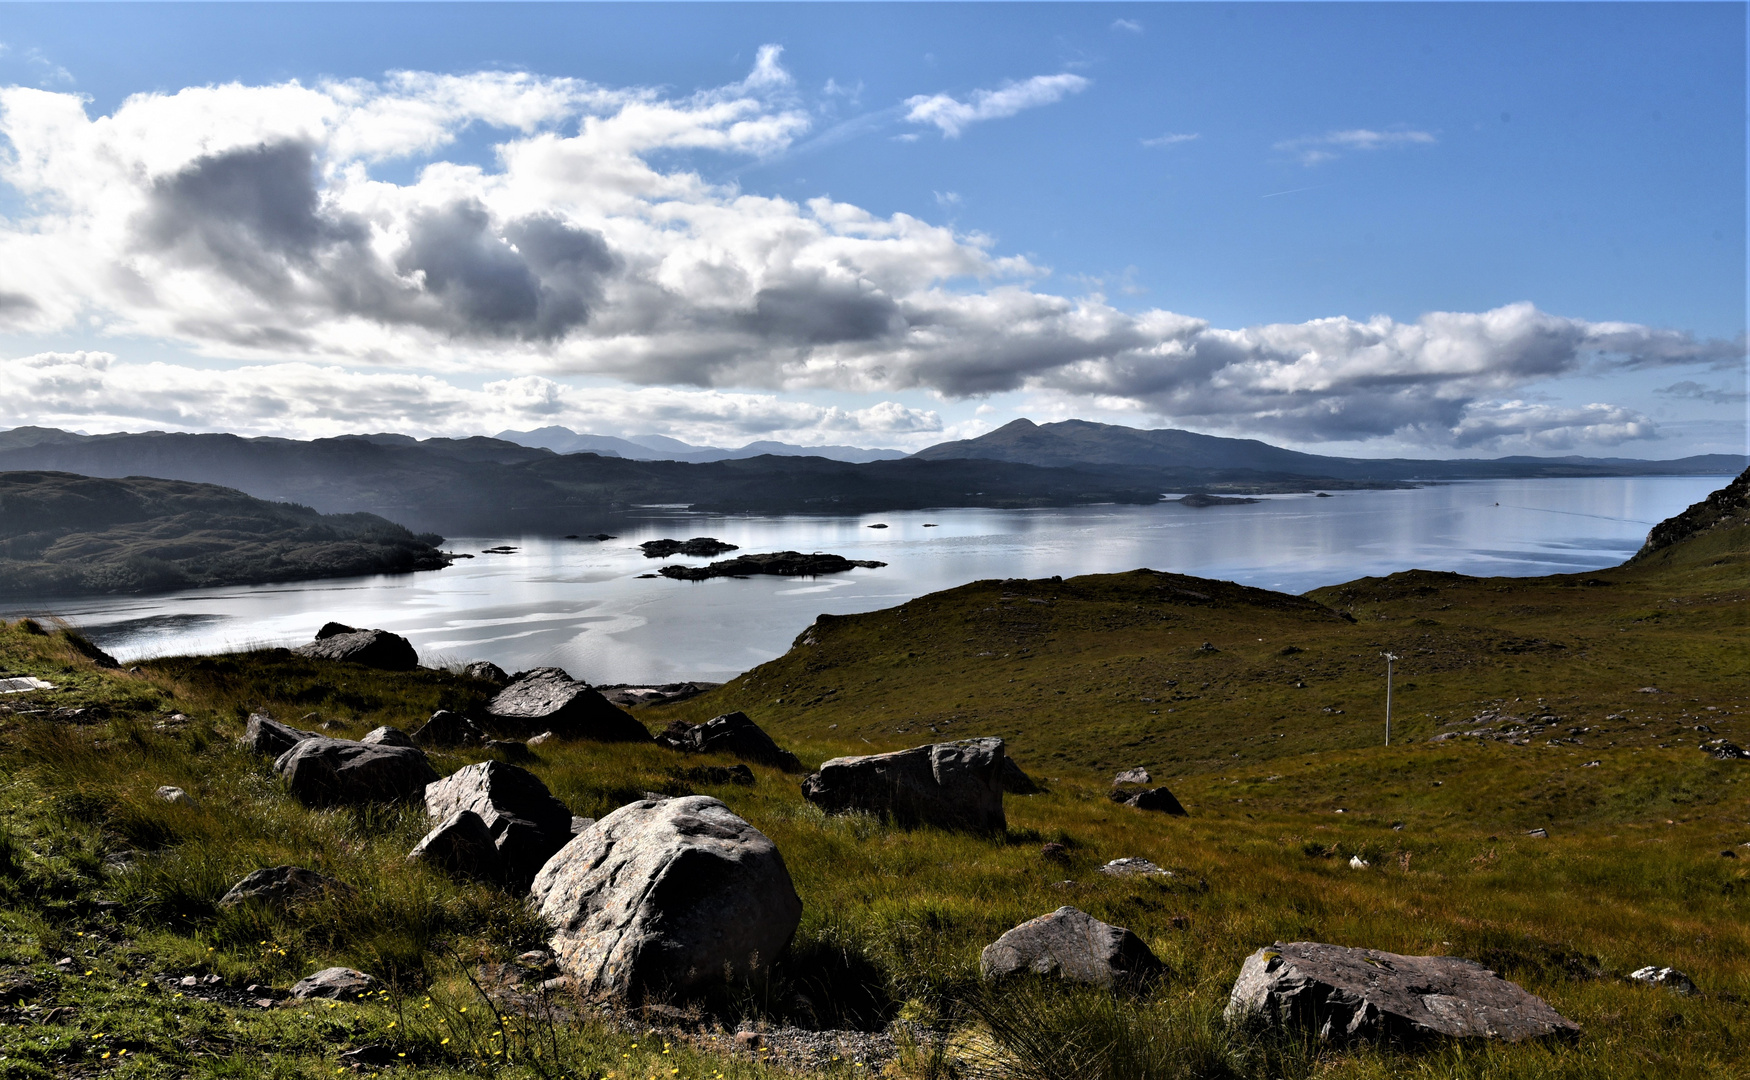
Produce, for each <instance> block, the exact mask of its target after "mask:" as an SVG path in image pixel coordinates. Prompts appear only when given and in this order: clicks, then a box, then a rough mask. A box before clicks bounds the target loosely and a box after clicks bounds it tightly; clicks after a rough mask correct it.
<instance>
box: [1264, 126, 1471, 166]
mask: <svg viewBox="0 0 1750 1080" xmlns="http://www.w3.org/2000/svg"><path fill="white" fill-rule="evenodd" d="M1438 141H1439V140H1438V139H1436V138H1435V137H1434V136H1433V135H1431V134H1429V133H1428V132H1426V131H1414V130H1411V129H1408V128H1394V129H1392V130H1389V131H1371V130H1368V129H1367V128H1351V129H1350V130H1348V131H1327V132H1325V133H1324V134H1323V135H1308V136H1304V137H1302V138H1298V139H1287V140H1284V141H1282V142H1279V143H1277V144H1276V149H1277V150H1281V151H1285V152H1287V153H1291V154H1293V155H1295V156H1296V157H1297V158H1299V159H1300V163H1301V164H1302V165H1318V164H1321V163H1323V162H1326V161H1334V160H1336V159H1337V158H1339V157H1341V156H1342V155H1343V154H1344V153H1345V152H1347V151H1352V150H1361V151H1367V150H1384V149H1387V148H1390V147H1399V146H1432V145H1433V144H1434V143H1436V142H1438Z"/></svg>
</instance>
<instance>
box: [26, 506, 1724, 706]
mask: <svg viewBox="0 0 1750 1080" xmlns="http://www.w3.org/2000/svg"><path fill="white" fill-rule="evenodd" d="M1728 480H1729V478H1728V477H1714V476H1704V477H1634V478H1612V479H1586V480H1519V481H1479V482H1469V483H1456V484H1446V485H1441V486H1436V487H1426V488H1419V489H1416V490H1413V491H1366V492H1347V493H1338V494H1337V495H1335V496H1334V497H1332V498H1325V499H1321V498H1316V497H1314V496H1311V495H1292V496H1282V497H1277V498H1271V499H1267V500H1266V501H1264V502H1261V503H1258V504H1255V505H1251V506H1221V507H1210V508H1206V509H1201V510H1196V509H1189V508H1186V507H1183V506H1178V505H1176V504H1171V503H1167V504H1161V505H1157V506H1150V507H1093V508H1083V509H1073V510H1023V511H1006V510H934V511H925V512H919V513H897V514H878V515H869V516H865V517H860V518H818V517H706V516H696V515H687V514H679V513H667V514H664V513H662V512H656V513H655V514H654V515H653V516H652V517H651V518H649V519H648V520H645V521H641V522H638V523H636V524H628V526H627V527H626V529H625V532H624V534H623V535H621V536H620V537H619V538H618V539H616V540H610V541H606V542H604V543H596V542H594V541H588V540H585V541H577V540H553V539H547V538H534V537H527V538H519V537H472V538H452V539H451V540H450V541H449V543H448V545H447V546H448V547H449V548H450V549H452V550H455V551H463V552H473V553H475V557H474V558H473V559H464V560H459V561H458V562H457V563H456V564H455V565H454V566H452V567H450V568H449V569H447V570H440V571H435V572H428V573H422V574H413V575H404V576H393V577H370V578H350V579H345V580H340V581H320V582H308V583H303V584H297V585H278V586H253V587H243V588H230V589H203V590H193V591H189V592H184V593H174V594H169V595H164V596H152V597H126V598H119V597H110V598H101V599H90V598H85V599H78V600H68V601H66V602H64V603H48V604H35V605H31V606H30V607H29V608H28V609H25V608H15V609H13V610H11V611H9V612H7V614H9V615H12V616H17V615H21V614H53V615H58V616H60V617H62V618H65V619H67V620H69V621H70V622H72V623H74V624H76V625H78V626H80V627H82V628H84V629H85V630H86V631H87V632H88V633H89V634H90V635H91V636H92V637H93V638H94V639H95V640H96V641H97V642H98V643H99V644H101V645H102V646H103V647H104V648H106V649H108V650H109V651H110V652H112V653H114V654H115V655H116V657H117V658H118V659H122V660H134V659H138V658H141V657H145V656H158V655H168V654H175V653H210V652H219V651H224V650H229V649H239V648H245V647H249V646H261V645H296V644H302V643H303V642H306V641H309V640H310V638H311V636H312V635H313V634H314V633H315V630H316V628H317V627H319V626H320V625H322V623H324V622H326V621H327V620H330V619H334V620H337V621H339V622H343V623H348V624H351V625H354V626H374V627H382V628H384V629H388V630H393V631H395V632H396V633H399V634H403V635H405V636H406V637H408V638H409V639H411V640H412V642H413V643H414V645H415V646H416V647H417V648H418V649H419V652H420V655H421V657H422V659H423V661H424V662H425V663H427V664H439V663H443V662H445V661H450V660H473V659H482V660H491V661H493V662H495V663H497V664H499V665H501V666H502V667H504V668H506V669H507V670H512V671H514V670H517V669H519V668H527V667H533V666H536V665H542V664H553V665H557V666H559V667H563V668H565V669H566V670H568V671H570V672H571V673H572V674H573V675H574V676H577V677H578V678H582V679H587V680H589V681H591V682H669V681H678V680H682V679H713V680H721V679H726V678H728V677H730V676H732V675H735V674H737V673H739V672H742V671H745V670H746V669H748V668H750V667H752V666H754V665H756V664H759V663H762V662H764V661H766V660H769V659H771V658H772V657H774V656H777V655H779V654H780V653H782V652H783V651H784V650H785V649H787V648H788V647H789V645H790V642H791V641H792V640H793V639H794V638H795V637H796V635H797V634H798V633H800V632H801V631H802V629H803V628H804V627H806V626H807V625H808V624H809V623H810V622H812V621H813V620H814V617H815V616H816V615H817V614H820V613H821V612H831V613H833V614H840V615H842V614H849V613H852V612H858V611H869V610H873V609H875V608H883V607H890V606H892V605H894V604H898V603H901V602H902V601H905V600H908V599H910V598H912V597H915V596H919V595H922V594H923V593H928V592H934V591H936V590H938V589H944V588H949V587H951V586H954V585H960V584H963V583H965V582H967V581H972V580H976V579H978V578H1003V577H1049V576H1051V575H1053V574H1061V575H1063V576H1065V577H1070V576H1072V575H1075V574H1087V573H1104V572H1112V571H1119V570H1131V569H1135V568H1137V567H1142V566H1146V567H1152V568H1154V569H1157V570H1171V571H1175V572H1179V573H1185V574H1196V575H1199V576H1203V577H1215V578H1226V579H1229V580H1233V581H1238V582H1242V583H1244V584H1247V585H1257V586H1262V587H1265V588H1271V589H1280V590H1284V591H1287V592H1304V591H1305V590H1307V589H1311V588H1314V587H1316V586H1319V585H1329V584H1334V583H1336V582H1340V581H1347V580H1349V579H1351V578H1356V577H1361V576H1363V575H1368V574H1386V573H1390V572H1392V571H1396V570H1406V569H1410V568H1412V567H1419V568H1422V569H1431V570H1457V571H1460V572H1462V573H1467V574H1509V575H1532V574H1548V573H1567V572H1575V571H1580V570H1589V569H1596V568H1599V567H1603V566H1611V565H1614V564H1616V563H1619V562H1621V561H1622V560H1623V559H1625V558H1627V557H1628V556H1629V555H1631V554H1633V552H1634V551H1635V549H1636V548H1638V547H1639V546H1640V544H1641V542H1642V540H1643V539H1644V538H1645V537H1646V533H1647V529H1648V527H1649V526H1651V525H1652V524H1653V523H1655V522H1657V521H1659V520H1660V519H1662V518H1666V517H1669V516H1671V515H1672V514H1674V513H1676V512H1678V511H1680V510H1682V509H1683V508H1684V507H1686V506H1688V505H1689V504H1691V503H1693V502H1696V501H1698V500H1700V499H1702V498H1704V497H1705V496H1706V495H1707V494H1708V492H1710V491H1713V490H1714V489H1716V488H1719V487H1722V486H1724V485H1725V484H1726V483H1727V482H1728ZM877 522H880V523H884V524H886V525H887V526H888V527H887V528H885V529H871V528H868V526H869V525H871V524H875V523H877ZM926 523H932V524H934V526H935V527H934V528H926V527H925V524H926ZM664 536H672V537H675V538H677V539H684V538H686V537H690V536H715V537H718V538H719V539H722V540H726V541H728V542H730V543H733V544H739V545H740V546H741V547H742V549H743V550H744V551H750V552H751V551H778V550H798V551H831V552H836V553H837V554H840V555H844V556H846V557H848V558H853V559H879V560H881V561H883V562H886V563H887V564H888V565H887V566H886V567H885V568H882V569H879V570H861V569H860V570H853V571H851V572H850V573H848V574H841V575H837V576H834V577H827V578H819V579H814V580H797V579H794V578H754V579H752V580H748V581H736V580H731V579H718V580H714V581H706V582H680V581H669V580H667V579H664V578H659V579H656V580H639V579H638V576H637V575H639V574H641V573H650V572H653V571H654V570H655V569H656V568H657V567H658V566H661V565H663V564H664V563H666V562H690V563H698V562H706V561H709V560H700V559H685V558H676V559H665V560H655V559H645V558H644V557H643V555H642V553H641V552H639V551H638V548H637V545H638V543H639V542H640V541H643V540H650V539H655V538H658V537H664ZM498 545H513V546H515V547H516V548H517V550H516V551H515V552H514V553H512V554H502V555H488V554H481V551H482V549H484V548H489V547H495V546H498Z"/></svg>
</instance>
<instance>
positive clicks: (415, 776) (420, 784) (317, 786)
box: [273, 738, 438, 806]
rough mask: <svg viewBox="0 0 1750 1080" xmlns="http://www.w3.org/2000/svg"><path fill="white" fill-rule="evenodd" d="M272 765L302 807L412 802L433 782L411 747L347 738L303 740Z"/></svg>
mask: <svg viewBox="0 0 1750 1080" xmlns="http://www.w3.org/2000/svg"><path fill="white" fill-rule="evenodd" d="M273 767H274V769H275V770H276V771H277V772H278V773H279V774H280V777H281V778H282V779H283V780H284V781H285V782H286V787H287V789H288V790H289V791H291V793H292V795H293V797H294V798H296V799H297V800H298V801H299V802H301V803H303V804H304V805H305V806H335V805H358V804H362V803H373V802H400V801H402V800H409V799H418V798H420V797H421V796H422V795H423V794H424V793H425V786H426V785H427V784H429V783H432V782H433V781H435V780H436V779H437V778H438V774H437V771H436V770H435V769H433V768H432V767H431V762H429V761H427V760H426V759H425V754H424V752H422V751H420V750H418V749H417V748H414V747H410V746H366V745H365V744H364V743H358V742H353V741H351V740H349V739H320V738H318V739H305V740H303V741H302V742H300V743H298V745H296V746H294V747H292V748H291V749H290V750H287V751H286V752H285V753H283V754H281V755H280V756H279V758H278V759H277V760H275V761H274V763H273Z"/></svg>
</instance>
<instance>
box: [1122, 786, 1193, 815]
mask: <svg viewBox="0 0 1750 1080" xmlns="http://www.w3.org/2000/svg"><path fill="white" fill-rule="evenodd" d="M1109 797H1110V798H1111V800H1112V801H1113V802H1115V803H1122V804H1123V805H1125V806H1131V807H1135V808H1136V809H1138V810H1153V811H1156V812H1157V813H1162V814H1171V815H1173V816H1174V817H1184V816H1185V808H1184V807H1183V806H1180V805H1179V800H1178V799H1175V798H1174V797H1173V793H1172V792H1170V791H1168V790H1167V789H1166V788H1164V787H1157V788H1130V789H1128V790H1126V789H1124V788H1114V789H1113V790H1112V792H1111V793H1110V796H1109Z"/></svg>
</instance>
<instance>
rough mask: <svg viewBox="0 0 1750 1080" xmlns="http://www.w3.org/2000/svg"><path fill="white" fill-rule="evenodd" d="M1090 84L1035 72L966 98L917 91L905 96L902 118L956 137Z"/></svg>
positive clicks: (1077, 77)
mask: <svg viewBox="0 0 1750 1080" xmlns="http://www.w3.org/2000/svg"><path fill="white" fill-rule="evenodd" d="M1092 85H1093V83H1092V81H1091V80H1089V79H1085V78H1083V77H1082V76H1080V75H1072V74H1069V73H1068V72H1065V73H1063V74H1060V75H1035V76H1033V77H1032V78H1031V79H1028V80H1026V81H1025V82H1018V83H1009V84H1008V85H1006V86H1002V87H999V88H997V89H995V90H974V91H973V92H972V95H971V98H970V99H969V100H967V101H961V100H960V99H958V98H956V97H953V96H952V95H949V94H919V95H917V96H916V97H910V98H907V99H906V101H905V104H906V109H907V112H906V114H905V118H906V119H907V120H909V121H911V122H912V123H914V124H934V125H935V126H936V127H938V128H940V129H942V134H943V136H944V137H946V138H950V139H957V138H959V137H960V133H961V132H962V131H965V130H966V129H967V128H968V127H969V126H971V125H973V124H976V123H979V122H981V121H984V120H1000V119H1003V118H1004V117H1009V116H1014V115H1015V114H1016V113H1018V112H1021V111H1023V110H1025V109H1036V108H1038V107H1039V106H1041V105H1052V104H1055V103H1057V102H1059V101H1062V100H1063V99H1064V98H1066V97H1068V96H1069V95H1070V94H1079V93H1081V92H1082V91H1083V90H1086V89H1087V88H1088V87H1089V86H1092Z"/></svg>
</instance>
